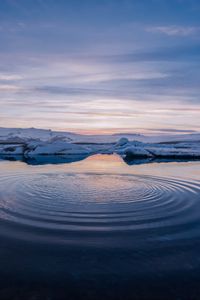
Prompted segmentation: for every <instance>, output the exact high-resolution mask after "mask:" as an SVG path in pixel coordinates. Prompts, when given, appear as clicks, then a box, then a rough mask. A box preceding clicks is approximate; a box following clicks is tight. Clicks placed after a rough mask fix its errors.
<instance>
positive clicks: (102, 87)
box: [0, 0, 200, 134]
mask: <svg viewBox="0 0 200 300" xmlns="http://www.w3.org/2000/svg"><path fill="white" fill-rule="evenodd" d="M0 127H22V128H25V127H37V128H51V129H54V130H65V131H73V132H79V133H95V134H100V133H116V132H122V133H123V132H124V133H125V132H126V133H132V132H137V133H138V132H140V133H149V134H155V133H163V134H164V133H166V134H168V133H193V132H196V131H200V1H199V0H0Z"/></svg>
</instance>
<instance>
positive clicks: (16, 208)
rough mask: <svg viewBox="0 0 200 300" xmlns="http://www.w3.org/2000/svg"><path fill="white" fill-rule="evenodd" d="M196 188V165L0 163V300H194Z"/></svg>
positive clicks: (197, 292) (199, 171)
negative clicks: (34, 164) (33, 164)
mask: <svg viewBox="0 0 200 300" xmlns="http://www.w3.org/2000/svg"><path fill="white" fill-rule="evenodd" d="M70 162H71V161H70ZM130 165H131V163H130ZM199 179H200V162H178V163H173V162H170V163H152V164H142V165H131V166H129V165H127V164H125V163H124V162H123V161H122V159H120V158H119V157H117V156H101V155H98V156H94V157H90V158H87V159H86V160H83V161H80V162H74V163H70V164H69V163H64V164H62V165H60V164H58V165H48V164H47V165H37V166H31V165H27V164H26V163H23V162H20V161H16V162H11V161H5V160H2V161H0V241H1V244H0V299H31V300H33V299H200V181H199Z"/></svg>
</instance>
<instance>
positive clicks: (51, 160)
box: [0, 154, 199, 166]
mask: <svg viewBox="0 0 200 300" xmlns="http://www.w3.org/2000/svg"><path fill="white" fill-rule="evenodd" d="M88 157H95V159H96V157H101V165H102V164H103V162H104V161H105V160H107V161H113V157H116V155H101V154H99V155H95V156H89V155H36V156H34V157H24V156H23V155H0V161H1V160H7V161H21V162H24V163H26V164H28V165H48V164H69V163H74V162H78V161H82V160H85V159H86V158H88ZM121 158H122V160H123V161H124V162H125V163H126V164H127V165H129V166H133V165H142V164H151V163H171V162H177V163H178V162H180V163H181V162H195V161H199V159H170V158H134V159H131V158H130V157H124V156H122V157H121Z"/></svg>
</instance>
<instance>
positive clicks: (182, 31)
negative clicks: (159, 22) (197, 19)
mask: <svg viewBox="0 0 200 300" xmlns="http://www.w3.org/2000/svg"><path fill="white" fill-rule="evenodd" d="M146 31H147V32H152V33H162V34H165V35H168V36H181V37H187V36H195V35H198V34H199V33H200V26H178V25H170V26H151V27H147V28H146Z"/></svg>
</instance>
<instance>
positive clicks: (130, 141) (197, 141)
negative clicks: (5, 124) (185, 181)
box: [0, 128, 200, 159]
mask: <svg viewBox="0 0 200 300" xmlns="http://www.w3.org/2000/svg"><path fill="white" fill-rule="evenodd" d="M98 153H104V154H112V153H117V154H119V155H121V156H123V157H130V158H132V159H134V158H172V159H173V158H174V159H175V158H180V159H181V158H183V159H184V158H188V159H189V158H191V159H193V158H194V159H200V134H188V135H171V136H166V135H164V136H144V135H138V134H128V135H126V134H125V135H122V134H118V135H117V134H115V135H100V136H99V135H90V136H88V135H79V134H74V133H68V132H57V131H51V130H43V129H34V128H30V129H16V128H13V129H11V128H0V154H1V155H23V156H24V157H29V158H30V157H34V156H37V155H85V156H89V155H92V154H98Z"/></svg>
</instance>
